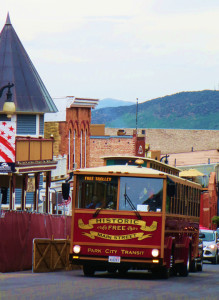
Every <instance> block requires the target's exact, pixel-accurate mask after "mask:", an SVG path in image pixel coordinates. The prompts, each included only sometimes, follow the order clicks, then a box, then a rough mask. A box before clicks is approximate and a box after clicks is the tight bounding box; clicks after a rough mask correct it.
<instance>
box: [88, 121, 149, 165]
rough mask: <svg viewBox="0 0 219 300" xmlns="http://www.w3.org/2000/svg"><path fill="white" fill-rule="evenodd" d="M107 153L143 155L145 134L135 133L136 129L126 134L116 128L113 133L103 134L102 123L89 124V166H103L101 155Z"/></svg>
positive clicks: (103, 127)
mask: <svg viewBox="0 0 219 300" xmlns="http://www.w3.org/2000/svg"><path fill="white" fill-rule="evenodd" d="M108 155H121V156H124V155H127V156H144V155H145V135H144V134H139V135H137V134H136V130H132V132H129V135H127V134H126V132H125V131H124V130H117V131H116V132H115V134H114V135H105V126H104V125H91V136H90V167H95V166H103V165H104V161H103V159H102V158H101V157H103V156H108Z"/></svg>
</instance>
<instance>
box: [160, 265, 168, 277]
mask: <svg viewBox="0 0 219 300" xmlns="http://www.w3.org/2000/svg"><path fill="white" fill-rule="evenodd" d="M169 277H170V268H166V267H163V268H162V269H161V270H160V278H161V279H168V278H169Z"/></svg>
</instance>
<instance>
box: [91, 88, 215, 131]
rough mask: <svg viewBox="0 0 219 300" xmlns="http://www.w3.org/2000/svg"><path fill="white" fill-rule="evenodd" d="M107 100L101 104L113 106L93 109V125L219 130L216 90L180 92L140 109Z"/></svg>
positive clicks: (139, 105) (114, 100)
mask: <svg viewBox="0 0 219 300" xmlns="http://www.w3.org/2000/svg"><path fill="white" fill-rule="evenodd" d="M104 100H105V99H103V100H101V101H100V103H101V102H102V101H103V102H102V104H104V105H105V104H106V105H109V104H108V103H110V101H111V106H112V105H113V107H103V106H102V108H99V109H94V110H92V117H91V123H92V124H105V126H106V127H111V128H135V127H136V125H137V127H138V128H166V129H199V130H200V129H205V130H208V129H209V130H219V91H216V90H203V91H194V92H180V93H177V94H173V95H168V96H164V97H160V98H156V99H152V100H149V101H146V102H143V103H140V104H138V106H137V105H136V104H133V102H127V103H126V102H124V101H119V100H116V99H109V98H107V99H106V100H107V101H105V103H104ZM112 100H113V101H112ZM121 102H122V103H121ZM123 102H124V103H125V104H124V103H123ZM136 116H137V118H136ZM136 119H137V121H136ZM136 123H137V124H136Z"/></svg>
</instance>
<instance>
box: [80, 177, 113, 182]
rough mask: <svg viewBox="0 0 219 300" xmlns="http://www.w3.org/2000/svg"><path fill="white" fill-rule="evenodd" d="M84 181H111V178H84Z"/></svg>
mask: <svg viewBox="0 0 219 300" xmlns="http://www.w3.org/2000/svg"><path fill="white" fill-rule="evenodd" d="M84 180H85V181H112V178H111V177H101V176H96V177H94V176H85V177H84Z"/></svg>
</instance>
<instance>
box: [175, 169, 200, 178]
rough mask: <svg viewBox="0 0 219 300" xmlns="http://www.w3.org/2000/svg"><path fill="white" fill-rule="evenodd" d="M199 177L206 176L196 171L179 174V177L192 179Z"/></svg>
mask: <svg viewBox="0 0 219 300" xmlns="http://www.w3.org/2000/svg"><path fill="white" fill-rule="evenodd" d="M198 176H204V174H203V173H201V172H199V171H198V170H196V169H189V170H184V171H181V172H179V177H187V178H192V177H198Z"/></svg>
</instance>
